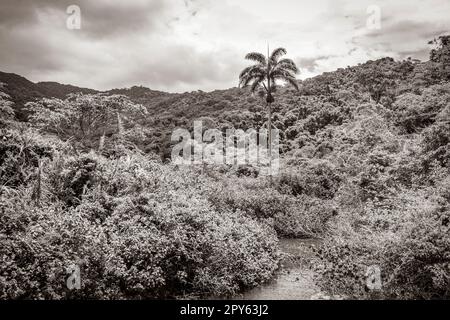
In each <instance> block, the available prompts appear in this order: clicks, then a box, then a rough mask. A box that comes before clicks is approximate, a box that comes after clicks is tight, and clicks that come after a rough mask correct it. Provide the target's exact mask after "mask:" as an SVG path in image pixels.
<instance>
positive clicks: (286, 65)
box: [275, 59, 299, 74]
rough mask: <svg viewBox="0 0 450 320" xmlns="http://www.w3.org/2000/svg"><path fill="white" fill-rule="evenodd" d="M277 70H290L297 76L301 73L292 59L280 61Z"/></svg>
mask: <svg viewBox="0 0 450 320" xmlns="http://www.w3.org/2000/svg"><path fill="white" fill-rule="evenodd" d="M275 68H277V69H278V68H282V69H285V70H289V71H292V72H294V73H295V74H297V73H298V72H299V70H298V68H297V66H296V65H295V63H294V61H292V60H291V59H281V60H280V61H278V63H277V64H276V66H275Z"/></svg>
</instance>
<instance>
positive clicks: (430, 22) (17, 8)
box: [0, 0, 450, 92]
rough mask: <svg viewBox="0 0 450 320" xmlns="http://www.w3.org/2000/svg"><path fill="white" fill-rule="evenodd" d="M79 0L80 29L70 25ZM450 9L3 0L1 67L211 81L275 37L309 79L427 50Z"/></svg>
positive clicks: (440, 0) (434, 2) (359, 3)
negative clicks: (388, 57) (351, 66)
mask: <svg viewBox="0 0 450 320" xmlns="http://www.w3.org/2000/svg"><path fill="white" fill-rule="evenodd" d="M71 5H76V6H78V7H79V8H80V12H81V19H80V21H81V25H80V27H81V28H80V29H71V28H68V27H67V22H68V21H69V25H71V26H74V25H75V26H76V24H73V23H74V22H76V21H77V19H76V13H74V12H73V11H69V13H68V11H67V9H68V7H69V6H71ZM449 12H450V0H396V1H390V0H314V1H309V0H308V1H306V0H305V1H304V0H277V1H261V0H146V1H144V0H129V1H123V0H95V1H91V0H79V1H76V0H58V1H56V0H53V1H51V0H1V1H0V45H1V47H0V71H4V72H14V73H18V74H20V75H23V76H25V77H27V78H28V79H30V80H32V81H35V82H38V81H58V82H61V83H69V84H73V85H78V86H82V87H89V88H95V89H100V90H103V89H111V88H117V87H129V86H132V85H144V86H147V87H150V88H152V89H158V90H165V91H170V92H184V91H191V90H197V89H201V90H205V91H209V90H213V89H224V88H229V87H233V86H236V85H237V76H238V74H239V71H240V69H242V68H243V67H245V66H246V64H247V63H248V62H246V61H245V60H244V59H243V57H244V56H245V54H246V53H247V52H249V51H260V52H266V51H267V44H268V43H269V44H270V47H271V48H275V47H278V46H283V47H285V48H286V49H287V51H288V55H289V57H290V58H292V59H294V61H295V62H296V63H297V65H298V66H299V67H300V69H301V74H300V75H299V78H301V79H304V78H307V77H311V76H314V75H317V74H320V73H322V72H324V71H332V70H335V69H337V68H339V67H346V66H348V65H355V64H357V63H360V62H365V61H366V60H368V59H376V58H380V57H384V56H391V57H393V58H396V59H404V58H407V57H409V56H411V57H412V58H417V59H421V60H427V59H428V51H429V46H428V45H427V42H428V40H431V39H432V38H434V37H435V36H437V35H440V34H444V33H448V32H449V30H450V19H449V18H448V17H449ZM378 18H379V19H378ZM68 19H69V20H68Z"/></svg>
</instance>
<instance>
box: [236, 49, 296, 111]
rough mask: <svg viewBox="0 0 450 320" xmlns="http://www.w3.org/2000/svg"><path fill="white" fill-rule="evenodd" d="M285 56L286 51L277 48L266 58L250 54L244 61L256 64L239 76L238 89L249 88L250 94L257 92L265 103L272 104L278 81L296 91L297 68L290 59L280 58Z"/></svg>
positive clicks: (258, 54) (255, 53) (257, 54)
mask: <svg viewBox="0 0 450 320" xmlns="http://www.w3.org/2000/svg"><path fill="white" fill-rule="evenodd" d="M285 54H286V49H284V48H277V49H275V50H273V51H272V54H271V55H270V56H269V57H268V58H266V57H265V56H264V55H263V54H261V53H258V52H251V53H249V54H247V55H246V56H245V59H247V60H251V61H254V62H256V63H255V64H254V65H251V66H249V67H247V68H245V69H244V70H242V72H241V74H240V75H239V87H242V88H244V87H250V90H251V92H252V93H254V92H257V93H259V94H261V95H264V96H265V97H266V102H267V103H272V102H274V98H273V93H274V92H275V90H276V88H277V85H278V83H277V82H279V81H281V82H285V83H288V84H290V85H292V86H293V87H294V88H296V89H297V90H298V83H297V80H296V78H295V74H297V73H298V69H297V66H296V65H295V63H294V61H292V60H291V59H286V58H285V59H281V60H280V58H281V57H282V56H283V55H285Z"/></svg>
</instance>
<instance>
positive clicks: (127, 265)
mask: <svg viewBox="0 0 450 320" xmlns="http://www.w3.org/2000/svg"><path fill="white" fill-rule="evenodd" d="M0 76H1V77H0V81H1V82H3V85H2V87H1V89H0V90H1V91H2V92H3V93H2V96H1V98H0V99H1V100H0V112H1V122H0V127H1V131H0V187H1V191H0V204H1V209H0V222H1V223H0V237H1V239H0V242H1V243H2V245H1V246H0V256H2V259H3V261H2V264H1V265H0V271H1V272H0V277H1V278H2V281H0V285H1V286H2V287H0V297H2V298H5V297H7V298H30V297H37V298H61V297H68V298H76V297H101V298H108V297H109V298H124V297H126V298H130V297H132V298H149V297H151V298H153V297H189V296H200V297H205V296H210V295H232V294H235V293H236V292H239V291H242V290H245V289H247V288H250V287H254V286H257V285H259V284H261V283H263V282H264V281H266V280H268V279H270V277H271V276H272V275H273V273H274V271H275V270H276V269H277V267H278V263H279V260H280V254H279V252H278V249H277V245H276V244H277V239H278V238H281V237H293V238H294V237H295V238H309V237H316V238H321V239H323V245H322V246H321V247H320V248H319V249H318V250H317V252H316V258H315V259H316V261H314V263H313V265H314V268H315V272H316V274H317V279H316V281H317V283H318V284H319V285H320V286H321V287H322V288H323V290H325V291H327V292H330V293H331V294H336V295H343V296H346V297H356V298H368V297H374V296H375V297H384V298H400V299H402V298H449V297H450V290H449V288H450V43H449V37H441V38H440V39H439V40H438V41H437V42H436V47H435V48H434V49H433V50H432V51H431V54H430V61H427V62H420V61H417V60H412V59H408V60H404V61H395V60H394V59H391V58H383V59H379V60H376V61H368V62H366V63H364V64H361V65H358V66H353V67H347V68H344V69H338V70H336V71H334V72H329V73H324V74H322V75H320V76H317V77H314V78H311V79H307V80H304V81H299V91H296V90H294V89H288V88H281V89H279V90H278V92H277V93H276V102H275V103H274V104H273V108H274V115H273V124H274V126H275V127H276V128H278V129H280V134H281V153H282V154H281V158H282V170H281V171H282V173H281V174H280V175H279V176H275V177H274V178H273V180H269V179H267V177H264V176H260V175H259V174H258V168H256V167H251V166H240V167H236V166H226V165H222V166H219V165H217V166H216V165H208V166H202V167H196V166H190V167H183V166H176V165H174V164H171V163H170V152H171V146H172V143H171V141H170V137H171V133H172V132H173V130H174V129H175V128H179V127H180V128H188V129H190V130H192V127H193V121H194V120H199V119H200V120H203V121H204V124H205V126H206V127H210V128H218V129H220V130H222V131H224V130H225V129H227V128H238V129H244V130H245V129H248V128H259V127H261V126H263V124H264V123H265V122H266V120H267V114H266V108H265V103H264V101H262V100H261V99H260V98H259V97H257V96H252V95H251V94H249V92H248V91H247V90H246V89H241V88H232V89H228V90H217V91H213V92H202V91H196V92H187V93H177V94H175V93H164V92H159V91H153V90H150V89H148V88H144V87H132V88H130V89H114V90H111V91H108V92H103V93H98V92H96V91H93V90H89V89H81V88H76V87H72V86H65V85H59V84H56V83H38V84H34V83H31V82H29V81H28V80H26V79H24V78H22V77H18V76H15V75H10V74H0ZM67 94H69V95H68V96H67ZM27 102H30V103H27ZM25 118H27V121H26V122H24V121H21V120H24V119H25ZM23 257H27V263H25V262H24V261H22V260H21V259H23ZM30 261H31V262H30ZM70 263H77V264H79V265H81V266H82V268H83V274H84V277H85V278H84V286H83V288H82V290H79V291H76V292H73V291H68V290H67V289H66V288H65V287H64V286H63V284H64V283H61V281H60V278H59V277H58V275H59V274H61V273H64V267H65V266H66V265H67V264H70ZM371 265H377V266H379V268H380V270H381V276H382V283H383V287H382V290H380V291H376V292H372V291H369V290H367V287H366V280H365V279H366V275H365V274H366V271H367V267H369V266H371ZM47 270H54V272H53V275H50V273H48V272H47ZM55 274H56V275H55Z"/></svg>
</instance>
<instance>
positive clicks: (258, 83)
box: [250, 76, 264, 92]
mask: <svg viewBox="0 0 450 320" xmlns="http://www.w3.org/2000/svg"><path fill="white" fill-rule="evenodd" d="M263 81H264V76H263V77H259V78H257V79H255V80H254V81H253V83H252V85H251V87H250V91H251V92H255V91H256V89H258V88H260V87H261V83H262V82H263Z"/></svg>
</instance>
